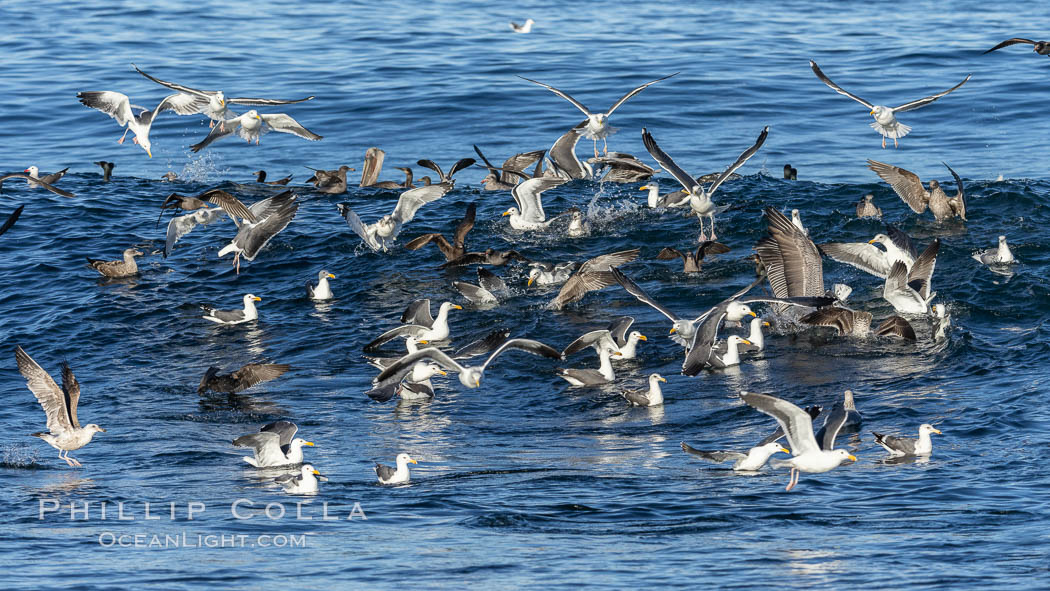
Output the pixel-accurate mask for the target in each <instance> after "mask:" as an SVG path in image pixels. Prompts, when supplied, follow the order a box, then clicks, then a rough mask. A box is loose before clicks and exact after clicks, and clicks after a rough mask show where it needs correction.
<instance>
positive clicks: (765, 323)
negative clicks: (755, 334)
mask: <svg viewBox="0 0 1050 591" xmlns="http://www.w3.org/2000/svg"><path fill="white" fill-rule="evenodd" d="M762 326H772V325H771V324H770V323H768V322H763V323H762Z"/></svg>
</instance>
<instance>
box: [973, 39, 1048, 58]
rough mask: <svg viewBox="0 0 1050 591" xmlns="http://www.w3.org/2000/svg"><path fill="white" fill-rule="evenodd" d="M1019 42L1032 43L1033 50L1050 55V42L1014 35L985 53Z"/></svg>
mask: <svg viewBox="0 0 1050 591" xmlns="http://www.w3.org/2000/svg"><path fill="white" fill-rule="evenodd" d="M1018 43H1027V44H1029V45H1031V46H1032V51H1034V52H1036V53H1038V54H1039V55H1050V43H1048V42H1046V41H1032V40H1031V39H1024V38H1022V37H1014V38H1013V39H1007V40H1006V41H1003V42H1002V43H1000V44H999V45H996V46H995V47H993V48H991V49H989V50H988V51H986V52H984V53H991V52H993V51H995V50H996V49H1002V48H1004V47H1008V46H1010V45H1016V44H1018Z"/></svg>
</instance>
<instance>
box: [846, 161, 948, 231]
mask: <svg viewBox="0 0 1050 591" xmlns="http://www.w3.org/2000/svg"><path fill="white" fill-rule="evenodd" d="M942 164H943V163H942ZM944 166H945V168H947V169H948V171H949V172H951V173H952V176H953V177H955V184H956V186H957V187H958V188H959V191H958V193H956V194H955V196H954V197H948V195H947V194H945V192H944V189H942V188H941V184H940V183H939V182H937V181H930V190H928V191H927V190H926V189H924V188H923V186H922V180H920V179H919V177H918V175H916V174H915V173H914V172H911V171H908V170H905V169H903V168H900V167H897V166H891V165H889V164H885V163H882V162H877V161H875V160H868V168H870V169H871V170H873V171H875V174H877V175H879V177H880V178H881V179H882V180H884V181H886V182H887V183H889V184H890V186H891V187H893V191H894V192H895V193H897V195H899V196H900V198H901V199H902V200H903V201H904V203H906V204H907V205H908V207H910V208H911V210H912V211H914V212H915V213H923V212H924V211H926V207H927V206H929V208H930V211H931V212H933V217H934V218H936V219H937V221H942V220H947V219H951V218H953V217H956V216H958V217H960V218H962V219H963V221H966V194H965V193H964V191H963V184H962V179H960V178H959V175H958V174H956V173H955V171H954V170H952V167H950V166H948V165H947V164H945V165H944ZM858 208H859V206H858ZM880 213H881V212H880Z"/></svg>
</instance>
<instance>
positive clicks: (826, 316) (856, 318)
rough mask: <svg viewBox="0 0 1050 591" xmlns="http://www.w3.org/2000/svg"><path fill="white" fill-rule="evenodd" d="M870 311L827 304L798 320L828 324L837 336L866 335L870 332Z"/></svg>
mask: <svg viewBox="0 0 1050 591" xmlns="http://www.w3.org/2000/svg"><path fill="white" fill-rule="evenodd" d="M872 318H873V316H872V315H871V312H865V311H864V310H852V309H850V308H846V307H842V306H827V307H824V308H821V309H819V310H815V311H813V312H810V313H809V314H806V315H805V316H803V317H802V318H799V319H798V321H799V322H801V323H802V324H809V325H812V326H830V327H832V328H834V329H835V330H837V331H838V334H839V336H853V337H866V336H868V335H869V334H871V321H872Z"/></svg>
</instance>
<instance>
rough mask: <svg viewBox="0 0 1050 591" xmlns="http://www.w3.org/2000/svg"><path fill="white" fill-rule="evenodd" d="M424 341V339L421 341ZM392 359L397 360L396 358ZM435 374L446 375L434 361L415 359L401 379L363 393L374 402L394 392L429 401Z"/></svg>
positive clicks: (403, 397)
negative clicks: (432, 379)
mask: <svg viewBox="0 0 1050 591" xmlns="http://www.w3.org/2000/svg"><path fill="white" fill-rule="evenodd" d="M421 342H422V343H424V344H425V343H426V341H421ZM394 361H397V360H396V359H395V360H394ZM436 375H442V376H444V375H448V373H447V372H445V370H443V369H441V366H439V365H438V364H436V363H427V362H426V361H417V362H416V364H415V365H413V366H412V369H411V370H410V371H408V372H407V373H406V374H405V375H404V376H403V377H402V378H401V380H390V381H388V382H386V383H383V384H380V385H378V386H376V387H375V388H373V389H371V390H369V391H368V392H365V394H366V395H367V396H368V397H369V398H371V399H372V400H375V401H376V402H387V401H389V400H390V399H391V398H393V397H394V395H395V394H397V395H400V396H401V399H402V400H413V401H415V400H423V401H427V402H429V401H430V400H433V398H434V384H433V383H431V381H430V378H432V377H434V376H436Z"/></svg>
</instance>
